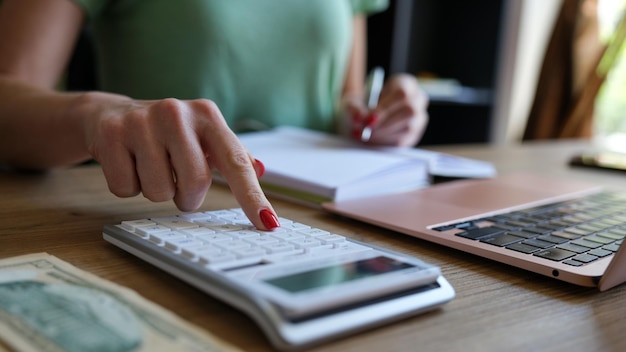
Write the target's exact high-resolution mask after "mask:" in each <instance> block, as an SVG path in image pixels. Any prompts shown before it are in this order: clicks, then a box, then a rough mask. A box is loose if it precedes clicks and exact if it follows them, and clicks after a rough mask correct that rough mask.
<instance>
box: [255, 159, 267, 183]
mask: <svg viewBox="0 0 626 352" xmlns="http://www.w3.org/2000/svg"><path fill="white" fill-rule="evenodd" d="M254 171H256V177H258V178H261V177H263V175H265V165H263V163H262V162H261V160H259V159H254Z"/></svg>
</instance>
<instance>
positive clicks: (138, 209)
mask: <svg viewBox="0 0 626 352" xmlns="http://www.w3.org/2000/svg"><path fill="white" fill-rule="evenodd" d="M585 146H586V144H585V143H583V142H577V141H571V142H560V143H532V144H525V145H523V146H514V147H504V148H496V147H482V146H462V147H450V146H449V147H439V148H437V150H440V151H446V152H452V153H455V154H457V155H462V156H467V157H472V158H477V159H483V160H489V161H492V162H494V163H495V165H496V166H497V168H498V170H499V171H500V173H505V172H509V171H517V170H535V171H537V172H541V173H549V174H553V175H560V176H567V177H572V178H578V179H583V180H588V181H593V182H596V183H599V184H607V185H615V186H620V187H623V186H624V181H623V177H624V176H623V175H622V174H618V173H616V172H610V171H604V172H603V171H594V170H587V169H570V168H568V167H567V166H566V161H567V160H568V158H569V157H570V156H571V155H572V154H573V153H575V152H576V151H579V150H582V149H583V148H584V147H585ZM0 194H1V195H2V196H1V197H0V258H5V257H9V256H16V255H21V254H27V253H34V252H43V251H46V252H48V253H50V254H52V255H55V256H57V257H59V258H61V259H62V260H65V261H67V262H69V263H71V264H73V265H75V266H77V267H79V268H81V269H83V270H86V271H89V272H92V273H94V274H96V275H99V276H100V277H102V278H105V279H108V280H111V281H113V282H116V283H118V284H121V285H124V286H127V287H129V288H131V289H134V290H136V291H137V292H139V293H140V294H141V295H143V296H144V297H146V298H147V299H149V300H152V301H153V302H156V303H157V304H160V305H161V306H163V307H165V308H167V309H170V310H172V311H174V312H176V313H177V314H178V315H180V316H181V317H182V318H184V319H186V320H187V321H190V322H192V323H194V324H196V325H198V326H199V327H201V328H203V329H206V330H207V331H210V332H211V333H213V334H215V335H217V336H218V337H220V338H221V339H223V340H225V341H226V342H228V343H231V344H233V345H235V346H237V347H239V348H241V349H243V350H245V351H269V350H271V347H270V345H269V344H268V342H267V340H266V339H265V337H264V335H263V334H262V333H261V330H260V329H259V328H258V327H257V326H256V325H255V324H254V322H253V321H252V320H251V319H249V318H248V317H247V316H245V315H244V314H243V313H240V312H239V311H237V310H235V309H233V308H231V307H230V306H228V305H226V304H223V303H221V302H220V301H217V300H215V299H213V298H211V297H208V296H206V295H205V294H203V293H202V292H201V291H199V290H197V289H195V288H193V287H191V286H189V285H187V284H185V283H183V282H181V281H179V280H177V279H175V278H174V277H172V276H170V275H168V274H166V273H164V272H162V271H160V270H158V269H156V268H154V267H152V266H151V265H149V264H146V263H144V262H143V261H141V260H139V259H136V258H135V257H133V256H131V255H129V254H126V253H125V252H124V251H122V250H120V249H118V248H116V247H114V246H113V245H110V244H108V243H107V242H105V241H104V240H103V239H102V236H101V230H102V226H103V225H104V224H107V223H117V222H119V221H121V220H128V219H137V218H143V217H150V216H155V215H171V214H174V213H177V211H176V209H175V207H174V206H173V204H172V203H170V202H166V203H150V202H148V201H147V200H145V199H144V198H142V197H135V198H130V199H119V198H116V197H115V196H113V195H111V194H110V193H109V192H108V190H107V186H106V184H105V181H104V178H103V176H102V174H101V171H100V169H99V168H98V167H97V166H82V167H77V168H73V169H67V170H58V171H53V172H50V173H48V174H45V175H42V174H11V173H0ZM273 204H274V207H275V208H276V210H277V211H278V213H279V214H280V215H281V216H284V217H286V218H291V219H293V220H296V221H300V222H303V223H307V224H310V225H312V226H316V227H320V228H324V229H327V230H329V231H333V232H336V233H339V234H343V235H346V236H349V237H351V238H354V239H358V240H361V241H365V242H370V243H374V244H379V245H383V246H386V247H390V248H392V249H395V250H398V251H401V252H405V253H409V254H412V255H415V256H417V257H419V258H422V259H424V260H425V261H428V262H431V263H433V264H435V265H438V266H440V267H441V268H442V270H443V273H444V275H445V277H446V278H447V279H448V280H449V281H450V283H451V284H452V285H453V286H454V287H455V289H456V292H457V297H456V298H455V299H454V300H453V301H451V302H450V303H448V304H447V305H445V306H444V307H443V308H442V309H439V310H436V311H433V312H430V313H427V314H424V315H421V316H416V317H412V318H409V319H406V320H403V321H401V322H397V323H393V324H390V325H387V326H383V327H381V328H377V329H374V330H371V331H368V332H365V333H361V334H357V335H353V336H351V337H348V338H345V339H342V340H339V341H336V342H331V343H328V344H325V345H322V346H320V347H318V348H314V349H312V351H342V352H344V351H407V350H415V349H416V347H419V350H421V351H435V350H436V351H459V350H463V351H502V350H506V351H521V350H523V351H539V350H541V351H547V350H559V351H560V350H563V351H564V350H572V351H617V350H621V351H623V350H626V334H624V333H623V327H624V317H626V304H624V306H622V303H623V302H624V300H623V299H624V297H626V285H622V286H619V287H617V288H614V289H612V290H610V291H608V292H604V293H599V292H597V291H596V290H595V289H589V288H582V287H576V286H572V285H570V284H567V283H563V282H559V281H556V280H554V279H551V278H547V277H543V276H539V275H537V274H533V273H529V272H525V271H522V270H519V269H516V268H511V267H507V266H504V265H502V264H498V263H494V262H492V261H489V260H486V259H482V258H479V257H476V256H473V255H469V254H465V253H462V252H459V251H456V250H453V249H449V248H445V247H442V246H439V245H435V244H432V243H429V242H426V241H423V240H418V239H415V238H410V237H408V236H404V235H401V234H398V233H394V232H391V231H386V230H383V229H379V228H375V227H372V226H369V225H365V224H362V223H358V222H355V221H349V220H344V219H340V218H338V217H334V216H332V215H330V214H326V213H323V212H321V211H318V210H314V209H309V208H305V207H301V206H297V205H293V204H290V203H285V202H282V201H274V202H273ZM228 207H237V203H236V202H235V200H234V199H233V198H232V196H231V195H230V193H229V192H228V191H227V189H226V188H224V187H220V186H214V187H213V188H212V189H211V190H210V191H209V194H208V197H207V200H206V202H205V204H204V206H203V207H202V209H203V210H212V209H221V208H228ZM620 297H622V299H621V300H620Z"/></svg>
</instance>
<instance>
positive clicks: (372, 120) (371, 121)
mask: <svg viewBox="0 0 626 352" xmlns="http://www.w3.org/2000/svg"><path fill="white" fill-rule="evenodd" d="M377 122H378V114H369V115H368V116H367V119H366V120H365V126H367V127H372V126H374V125H375V124H376V123H377Z"/></svg>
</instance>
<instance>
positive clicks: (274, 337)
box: [103, 209, 454, 350]
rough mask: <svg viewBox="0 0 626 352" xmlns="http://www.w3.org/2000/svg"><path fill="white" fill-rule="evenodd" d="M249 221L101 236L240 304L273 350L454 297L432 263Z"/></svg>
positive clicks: (284, 224)
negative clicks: (269, 228) (262, 227)
mask: <svg viewBox="0 0 626 352" xmlns="http://www.w3.org/2000/svg"><path fill="white" fill-rule="evenodd" d="M280 223H281V226H280V228H278V229H276V230H273V231H261V230H257V229H256V228H255V227H254V226H253V225H252V224H251V223H250V221H249V220H248V219H247V218H246V216H245V215H244V213H243V211H242V210H241V209H224V210H217V211H207V212H198V213H192V214H181V215H177V216H171V217H160V218H147V219H136V220H129V221H122V222H121V223H119V224H111V225H106V226H105V227H104V230H103V236H104V239H105V240H106V241H108V242H111V243H112V244H114V245H116V246H118V247H120V248H121V249H123V250H125V251H127V252H129V253H131V254H134V255H136V256H137V257H139V258H141V259H143V260H145V261H147V262H149V263H151V264H153V265H155V266H157V267H159V268H161V269H163V270H165V271H167V272H168V273H170V274H172V275H174V276H176V277H178V278H180V279H182V280H184V281H186V282H188V283H190V284H191V285H194V286H196V287H198V288H199V289H201V290H203V291H205V292H207V293H208V294H210V295H212V296H214V297H216V298H218V299H220V300H222V301H224V302H227V303H229V304H231V305H233V306H234V307H237V308H238V309H240V310H242V311H243V312H245V313H247V314H248V315H249V316H250V317H251V318H252V319H254V320H255V321H256V323H257V324H258V325H259V326H260V327H261V329H263V331H264V332H265V334H266V335H267V336H268V338H269V340H270V342H271V343H272V344H273V345H274V346H275V347H276V348H278V349H281V350H291V349H297V348H302V347H308V346H310V345H314V344H318V343H321V342H323V341H327V340H330V339H333V338H337V337H340V336H343V335H346V334H349V333H353V332H356V331H358V330H362V329H365V328H369V327H372V326H375V325H380V324H383V323H388V322H390V321H393V320H397V319H401V318H405V317H407V316H410V315H414V314H417V313H420V312H423V311H426V310H431V309H434V308H436V307H439V306H441V305H442V304H444V303H446V302H448V301H450V300H451V299H452V298H454V289H453V288H452V286H451V285H450V284H449V283H448V282H447V281H446V279H445V278H444V277H443V276H442V275H441V273H440V270H439V268H438V267H436V266H433V265H430V264H427V263H424V262H423V261H421V260H419V259H417V258H414V257H410V256H407V255H404V254H401V253H398V252H393V251H390V250H387V249H383V248H380V247H374V246H371V245H368V244H365V243H361V242H357V241H354V240H351V239H348V238H346V237H344V236H340V235H337V234H334V233H330V232H328V231H324V230H322V229H319V228H313V227H311V226H307V225H305V224H302V223H298V222H294V221H290V220H288V219H284V218H280Z"/></svg>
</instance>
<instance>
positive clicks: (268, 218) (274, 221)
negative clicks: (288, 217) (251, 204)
mask: <svg viewBox="0 0 626 352" xmlns="http://www.w3.org/2000/svg"><path fill="white" fill-rule="evenodd" d="M259 215H260V216H261V222H263V225H265V227H266V228H267V229H268V230H272V229H275V228H277V227H279V226H280V223H279V222H278V218H277V217H276V215H274V213H272V212H271V211H270V210H269V209H263V210H261V212H260V213H259Z"/></svg>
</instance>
